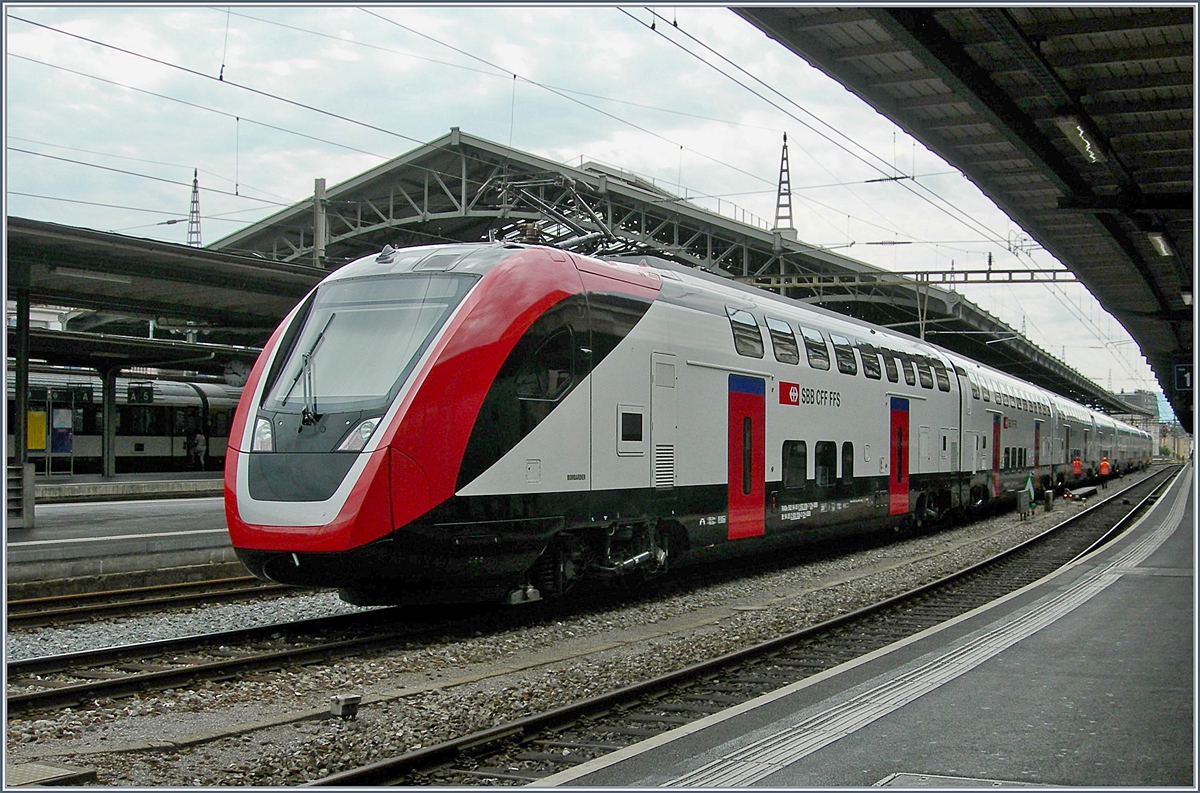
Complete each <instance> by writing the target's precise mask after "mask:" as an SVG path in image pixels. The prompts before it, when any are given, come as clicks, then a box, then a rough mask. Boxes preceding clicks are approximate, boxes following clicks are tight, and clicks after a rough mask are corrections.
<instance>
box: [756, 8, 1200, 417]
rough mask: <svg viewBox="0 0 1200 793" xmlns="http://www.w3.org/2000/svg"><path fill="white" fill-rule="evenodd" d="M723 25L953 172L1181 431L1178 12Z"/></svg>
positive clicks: (786, 15)
mask: <svg viewBox="0 0 1200 793" xmlns="http://www.w3.org/2000/svg"><path fill="white" fill-rule="evenodd" d="M927 5H928V4H927ZM734 11H735V12H736V13H737V14H739V15H740V16H742V17H743V18H745V19H746V20H747V21H748V22H750V23H751V24H752V25H755V26H757V27H758V28H759V29H760V30H762V31H763V32H764V33H765V34H766V35H767V36H769V37H770V38H772V39H775V40H776V41H778V42H779V43H780V44H782V45H783V46H784V47H786V48H788V49H789V50H791V51H792V52H794V53H795V54H796V55H797V56H798V59H797V61H798V63H797V66H799V65H800V64H799V59H801V58H802V59H803V60H804V61H805V62H807V64H809V65H811V66H813V67H815V68H817V69H820V70H822V71H823V72H825V73H826V74H828V75H829V76H830V77H832V78H833V79H835V80H837V81H838V82H840V83H841V84H842V85H844V86H845V87H846V88H847V89H848V90H850V91H852V92H853V93H855V94H856V95H858V96H859V97H860V98H861V99H863V100H864V101H865V102H867V103H868V104H870V105H871V106H872V107H874V108H875V109H876V110H878V111H879V112H880V113H881V114H883V115H884V116H886V117H887V118H889V119H891V120H892V121H894V122H895V123H896V124H897V125H898V126H899V127H901V128H902V129H904V130H905V131H906V132H907V133H908V134H909V135H911V136H913V137H914V138H916V139H917V140H919V141H921V143H923V144H924V145H925V146H926V147H927V148H929V149H930V150H931V151H935V152H937V153H938V154H939V155H940V156H941V157H942V158H943V159H945V160H946V162H948V163H950V164H952V165H954V166H955V167H957V168H958V169H959V170H960V171H962V173H963V174H964V175H965V176H966V177H967V178H968V179H970V180H971V181H973V182H974V183H975V184H976V185H977V186H978V187H979V189H980V190H982V191H983V192H984V193H985V194H987V195H988V197H990V198H991V199H992V200H993V201H995V202H996V205H997V206H999V207H1000V208H1001V209H1003V210H1004V211H1005V212H1006V213H1007V214H1008V216H1009V217H1010V218H1012V219H1013V221H1014V222H1016V223H1017V224H1018V225H1019V226H1020V227H1021V228H1022V229H1023V230H1024V232H1025V233H1027V234H1028V235H1029V236H1030V237H1031V238H1032V239H1030V240H1028V242H1029V243H1030V244H1036V245H1038V246H1040V247H1042V248H1045V249H1046V250H1047V251H1049V252H1051V253H1052V254H1053V255H1054V256H1055V258H1057V259H1058V261H1060V262H1062V264H1064V265H1065V266H1066V267H1067V268H1068V269H1069V270H1071V271H1072V272H1073V273H1075V274H1076V276H1078V278H1079V280H1080V281H1081V282H1083V283H1084V284H1085V285H1086V286H1087V287H1088V289H1089V291H1091V293H1092V294H1093V295H1094V296H1095V298H1096V299H1097V300H1098V301H1099V302H1100V304H1101V305H1103V306H1104V308H1105V310H1106V311H1108V312H1109V313H1110V314H1112V315H1113V316H1114V317H1115V318H1116V319H1117V320H1118V321H1119V322H1120V323H1121V324H1122V325H1123V326H1124V327H1125V329H1126V330H1127V331H1129V334H1130V335H1131V336H1132V337H1133V338H1134V340H1135V341H1137V343H1138V345H1139V347H1140V348H1141V351H1142V354H1143V355H1144V356H1145V357H1146V360H1147V361H1148V362H1149V363H1150V366H1151V368H1152V369H1153V370H1154V373H1155V375H1156V376H1157V377H1158V381H1159V384H1160V385H1161V386H1162V389H1163V392H1164V393H1165V394H1166V397H1167V400H1168V401H1169V402H1170V403H1171V405H1172V406H1173V407H1174V409H1175V415H1176V416H1177V417H1178V418H1179V420H1180V423H1181V424H1182V425H1183V427H1184V429H1186V430H1187V431H1188V432H1191V429H1192V407H1193V399H1192V395H1193V390H1192V388H1191V383H1190V377H1180V374H1182V373H1183V372H1187V373H1189V374H1190V367H1191V366H1192V355H1193V345H1192V341H1193V335H1194V332H1195V325H1194V311H1195V307H1194V306H1193V267H1194V264H1195V262H1194V259H1193V250H1194V245H1195V203H1196V198H1195V195H1194V180H1195V172H1196V160H1195V149H1194V143H1195V117H1194V116H1195V102H1196V99H1195V82H1196V63H1195V29H1196V7H1195V5H1194V4H1192V5H1181V4H1175V5H1170V4H1154V5H1151V4H1139V3H1129V4H1126V5H1125V6H1118V5H1109V4H1092V5H1091V6H1087V5H1079V4H1056V3H1050V4H1042V5H1040V6H1035V7H1012V6H1008V7H1004V6H999V5H990V6H988V5H981V6H963V7H955V6H952V5H944V6H932V7H926V8H916V7H902V6H900V5H895V4H891V5H887V4H884V5H876V6H874V7H854V8H847V7H838V6H835V5H827V4H815V5H806V6H799V5H795V6H793V5H774V4H769V5H760V6H755V7H747V8H735V9H734ZM804 68H807V67H804Z"/></svg>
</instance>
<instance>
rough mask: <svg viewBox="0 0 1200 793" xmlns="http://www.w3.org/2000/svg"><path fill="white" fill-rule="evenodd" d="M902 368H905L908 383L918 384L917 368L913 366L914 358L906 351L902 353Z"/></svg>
mask: <svg viewBox="0 0 1200 793" xmlns="http://www.w3.org/2000/svg"><path fill="white" fill-rule="evenodd" d="M900 368H901V369H903V370H904V382H905V383H907V384H908V385H916V384H917V370H916V367H914V366H913V361H912V358H910V357H908V356H907V355H905V354H904V353H901V358H900Z"/></svg>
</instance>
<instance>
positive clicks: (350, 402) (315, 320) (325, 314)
mask: <svg viewBox="0 0 1200 793" xmlns="http://www.w3.org/2000/svg"><path fill="white" fill-rule="evenodd" d="M474 281H475V279H474V278H472V277H469V276H442V275H437V276H431V275H430V276H427V275H401V276H383V277H378V278H355V279H350V280H345V281H333V282H331V283H328V284H325V285H324V286H322V287H321V288H320V289H319V290H318V291H317V296H316V299H315V301H314V302H313V306H312V309H311V310H310V311H309V313H308V316H307V318H306V319H305V320H304V329H303V330H302V331H301V333H300V334H299V336H298V337H297V339H296V343H295V344H293V345H292V346H291V348H290V349H289V350H287V351H285V354H286V356H287V360H286V362H285V363H284V365H283V366H282V368H281V369H280V375H279V377H278V379H276V380H275V382H274V383H273V384H272V385H271V386H270V391H269V393H268V394H267V398H266V400H265V401H264V406H265V407H266V408H268V409H270V410H287V411H296V412H300V411H302V410H305V409H306V408H307V409H308V410H309V411H311V412H313V413H328V412H341V411H349V410H369V409H372V408H376V407H383V406H385V405H386V404H388V402H390V401H391V398H392V396H394V394H395V389H397V388H399V386H400V384H401V383H402V382H403V381H404V378H405V377H406V376H407V374H408V372H409V371H410V370H411V369H412V366H413V364H414V363H415V361H416V359H417V358H419V357H420V355H421V353H422V351H423V350H424V349H425V347H426V346H427V345H428V344H429V342H430V341H431V340H432V339H433V337H434V336H435V335H436V333H437V331H438V330H439V329H440V328H441V327H442V325H443V324H444V323H445V322H446V319H447V317H449V316H450V312H451V311H453V309H454V307H455V306H456V305H458V302H459V301H460V300H461V299H462V297H463V295H465V294H466V293H467V291H468V290H469V289H470V287H471V284H472V283H473V282H474Z"/></svg>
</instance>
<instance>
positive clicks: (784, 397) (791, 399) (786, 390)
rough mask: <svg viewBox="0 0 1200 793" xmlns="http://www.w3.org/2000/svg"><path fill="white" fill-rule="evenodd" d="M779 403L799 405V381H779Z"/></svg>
mask: <svg viewBox="0 0 1200 793" xmlns="http://www.w3.org/2000/svg"><path fill="white" fill-rule="evenodd" d="M779 404H781V405H799V404H800V384H799V383H780V384H779Z"/></svg>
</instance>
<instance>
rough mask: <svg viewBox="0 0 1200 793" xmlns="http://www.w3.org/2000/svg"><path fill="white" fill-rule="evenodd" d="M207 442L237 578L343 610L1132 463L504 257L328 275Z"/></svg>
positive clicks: (711, 307)
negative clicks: (217, 453)
mask: <svg viewBox="0 0 1200 793" xmlns="http://www.w3.org/2000/svg"><path fill="white" fill-rule="evenodd" d="M229 438H230V439H229V449H228V453H227V455H226V467H225V499H226V514H227V518H228V524H229V531H230V535H231V537H232V540H233V546H234V548H236V550H237V553H238V555H239V557H240V558H241V559H242V561H243V562H244V563H245V564H246V566H247V567H248V568H249V569H250V570H251V571H252V572H253V573H254V574H255V575H257V576H259V577H261V578H265V579H271V580H275V581H281V582H286V583H292V584H301V585H312V586H329V587H338V588H340V589H341V590H342V597H343V598H345V599H347V600H350V601H352V602H357V603H391V602H427V601H438V600H470V599H492V598H496V599H503V598H507V599H508V600H509V602H519V601H521V600H528V599H536V598H538V597H539V596H541V597H545V596H556V595H561V594H564V593H566V592H567V591H568V590H569V589H570V588H571V586H572V585H573V584H574V583H575V582H577V581H579V580H580V579H582V578H584V577H586V576H590V575H601V576H604V575H607V576H621V575H625V574H629V573H637V574H645V573H653V572H661V571H663V570H665V569H666V568H667V567H668V566H676V565H677V564H678V563H679V562H681V561H690V560H694V559H699V558H703V557H706V556H710V555H713V554H720V553H726V552H730V553H732V552H739V553H754V552H761V551H763V550H766V549H767V548H770V547H772V546H774V545H775V544H777V543H796V542H801V541H804V540H806V539H811V538H813V537H815V536H818V535H821V536H830V535H836V534H837V533H839V532H850V531H860V530H863V529H867V528H871V527H876V528H878V527H885V526H887V525H888V524H898V523H915V524H918V525H919V524H921V523H923V522H925V521H928V520H931V519H934V518H937V517H940V516H946V515H951V514H954V513H956V512H957V511H960V510H966V509H970V508H972V507H977V506H981V505H984V504H986V503H988V502H990V501H993V500H994V499H997V498H1002V497H1005V496H1007V497H1009V498H1012V497H1013V494H1014V493H1015V492H1016V491H1017V490H1018V489H1020V488H1022V487H1023V486H1024V484H1025V482H1026V479H1027V477H1029V476H1032V477H1033V478H1034V481H1035V482H1036V483H1037V487H1038V489H1044V488H1050V487H1054V486H1061V485H1070V484H1072V483H1073V482H1074V481H1075V480H1077V479H1080V478H1086V477H1088V476H1091V475H1094V474H1095V473H1096V472H1097V471H1098V469H1099V463H1100V460H1101V459H1102V457H1105V456H1107V457H1108V459H1109V461H1110V463H1111V464H1112V466H1113V467H1114V470H1115V471H1117V472H1123V471H1125V470H1127V469H1131V468H1137V467H1142V466H1144V465H1146V464H1147V463H1148V462H1149V460H1150V455H1151V438H1150V436H1149V435H1147V434H1146V433H1144V432H1142V431H1139V430H1137V429H1135V428H1133V427H1130V426H1128V425H1126V424H1123V423H1121V422H1119V421H1114V420H1113V419H1111V418H1109V417H1107V416H1105V415H1103V414H1099V413H1096V412H1094V411H1092V410H1089V409H1087V408H1085V407H1083V406H1081V405H1078V404H1075V403H1073V402H1071V401H1069V400H1066V399H1064V398H1062V397H1060V396H1057V395H1055V394H1051V393H1049V392H1047V391H1044V390H1043V389H1041V388H1038V387H1037V386H1034V385H1031V384H1029V383H1026V382H1023V381H1021V380H1019V379H1017V378H1014V377H1012V376H1011V375H1007V374H1004V373H1002V372H999V371H996V370H994V369H991V368H989V367H986V366H984V365H982V364H979V363H976V362H974V361H972V360H970V359H967V358H964V357H962V356H960V355H957V354H954V353H950V352H947V351H946V350H943V349H940V348H938V347H935V346H933V345H930V344H927V343H925V342H922V341H919V340H917V339H915V338H912V337H910V336H906V335H902V334H897V333H892V332H889V331H887V330H885V329H882V328H878V327H874V326H871V325H869V324H867V323H863V322H860V321H856V320H854V319H850V318H847V317H844V316H841V315H838V314H835V313H832V312H829V311H825V310H822V309H819V308H814V307H811V306H808V305H804V304H800V303H797V302H794V301H790V300H786V299H782V298H780V297H778V296H775V295H773V294H770V293H767V292H764V291H760V290H756V289H753V288H750V287H742V286H739V285H737V284H733V283H730V282H727V281H724V280H723V279H720V278H718V277H716V276H711V275H709V274H707V273H702V272H699V271H696V270H693V269H690V268H687V267H684V266H681V265H675V264H673V263H669V262H666V261H662V260H658V259H650V258H646V259H636V260H633V261H617V260H605V261H601V260H596V259H591V258H586V257H582V256H577V255H574V254H571V253H567V252H564V251H560V250H557V249H553V248H546V247H534V246H522V245H514V244H505V243H492V244H454V245H439V246H429V247H419V248H407V249H401V250H395V249H392V248H390V247H388V248H385V249H384V252H383V253H381V254H379V255H375V256H370V257H367V258H364V259H360V260H358V261H356V262H354V263H352V264H349V265H347V266H345V267H343V268H342V269H340V270H338V271H336V272H335V273H333V274H331V275H330V276H329V277H328V278H326V279H325V280H324V281H323V282H322V283H321V284H320V285H319V286H318V287H317V288H316V289H315V290H314V291H313V292H312V293H311V294H310V295H309V296H308V297H307V298H306V299H305V300H303V301H302V302H301V303H300V304H299V305H297V306H296V308H295V309H294V310H293V311H292V313H291V314H290V315H289V316H288V317H287V319H286V320H285V321H284V322H283V323H282V324H281V325H280V327H279V328H278V329H277V330H276V332H275V334H274V335H273V336H272V338H271V340H270V341H269V343H268V344H267V346H266V348H265V349H264V350H263V352H262V355H261V356H260V358H259V360H258V363H257V364H256V365H255V367H254V369H253V371H252V373H251V375H250V378H249V380H248V382H247V383H246V386H245V389H244V391H243V394H242V399H241V402H240V404H239V407H238V410H237V414H236V416H235V419H234V422H233V426H232V428H231V431H230V436H229ZM1076 457H1078V458H1079V459H1080V461H1081V467H1082V469H1083V472H1082V474H1081V475H1079V476H1076V475H1075V474H1074V473H1073V471H1072V462H1073V461H1074V459H1075V458H1076Z"/></svg>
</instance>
